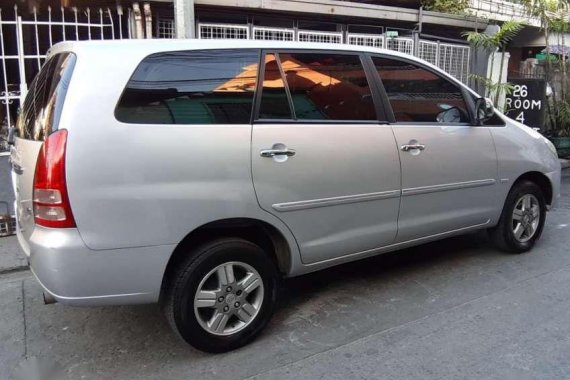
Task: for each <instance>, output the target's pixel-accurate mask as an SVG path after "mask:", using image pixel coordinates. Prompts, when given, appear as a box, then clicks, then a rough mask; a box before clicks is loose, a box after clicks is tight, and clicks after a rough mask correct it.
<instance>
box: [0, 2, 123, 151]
mask: <svg viewBox="0 0 570 380" xmlns="http://www.w3.org/2000/svg"><path fill="white" fill-rule="evenodd" d="M131 13H132V10H131V9H129V10H128V14H127V15H123V9H122V8H121V7H117V8H116V9H113V10H111V8H97V9H90V8H85V9H79V8H75V7H73V8H51V7H47V8H45V9H42V10H38V9H36V8H34V9H33V11H32V12H30V13H25V12H22V11H20V10H19V9H18V6H14V7H13V8H4V9H0V89H1V91H0V102H1V107H0V122H1V129H0V154H5V152H6V150H7V146H6V135H7V130H8V127H11V126H13V125H14V123H15V120H16V117H17V113H18V109H19V108H20V105H21V102H22V100H23V99H24V97H25V96H26V92H27V90H28V84H29V83H31V81H32V79H33V78H34V77H35V75H36V74H37V73H38V71H39V70H40V68H41V66H42V64H43V63H44V61H45V58H46V53H47V51H48V49H49V48H50V47H51V46H52V45H53V44H55V43H57V42H60V41H70V40H103V39H120V38H130V37H131V28H130V27H129V26H128V25H129V23H128V22H127V21H128V19H132V17H129V16H132V15H131Z"/></svg>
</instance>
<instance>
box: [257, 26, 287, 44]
mask: <svg viewBox="0 0 570 380" xmlns="http://www.w3.org/2000/svg"><path fill="white" fill-rule="evenodd" d="M253 39H254V40H273V41H294V40H295V31H294V30H293V29H285V28H265V27H261V26H254V27H253Z"/></svg>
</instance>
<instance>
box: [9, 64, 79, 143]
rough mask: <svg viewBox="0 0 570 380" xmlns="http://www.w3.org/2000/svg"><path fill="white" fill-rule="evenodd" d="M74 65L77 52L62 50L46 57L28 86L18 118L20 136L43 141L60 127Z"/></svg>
mask: <svg viewBox="0 0 570 380" xmlns="http://www.w3.org/2000/svg"><path fill="white" fill-rule="evenodd" d="M74 66H75V55H74V54H73V53H59V54H56V55H54V56H52V57H51V58H49V59H48V60H47V61H46V63H45V64H44V66H43V67H42V69H41V71H40V72H39V73H38V75H37V76H36V78H35V79H34V81H33V82H32V84H31V86H30V89H29V90H28V95H27V96H26V100H25V101H24V105H23V107H22V110H21V113H20V116H19V118H18V124H17V128H18V136H19V137H20V138H23V139H27V140H36V141H43V140H45V139H46V137H47V136H49V135H50V134H51V133H52V132H54V131H55V130H56V129H57V125H58V123H59V118H60V116H61V108H62V107H63V100H64V98H65V94H66V92H67V88H68V86H69V81H70V79H71V73H72V72H73V67H74Z"/></svg>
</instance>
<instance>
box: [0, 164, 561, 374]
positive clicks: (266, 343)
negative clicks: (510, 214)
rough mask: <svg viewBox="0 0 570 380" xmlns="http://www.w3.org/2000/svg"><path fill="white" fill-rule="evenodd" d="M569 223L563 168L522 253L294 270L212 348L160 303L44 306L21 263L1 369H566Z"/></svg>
mask: <svg viewBox="0 0 570 380" xmlns="http://www.w3.org/2000/svg"><path fill="white" fill-rule="evenodd" d="M569 232H570V172H569V171H565V172H564V177H563V187H562V198H561V199H560V201H559V204H558V207H557V208H556V209H555V210H554V211H552V212H550V213H549V214H548V216H547V224H546V227H545V231H544V233H543V236H542V239H541V240H540V241H539V242H538V244H537V246H536V247H535V249H534V250H533V251H531V252H530V253H526V254H522V255H510V254H505V253H502V252H499V251H497V250H495V249H494V248H493V247H492V246H491V245H490V243H489V241H488V239H487V237H486V234H485V233H474V234H470V235H466V236H462V237H456V238H451V239H447V240H443V241H441V242H436V243H431V244H426V245H422V246H419V247H416V248H412V249H406V250H404V251H399V252H394V253H390V254H386V255H383V256H380V257H376V258H372V259H367V260H364V261H359V262H355V263H351V264H348V265H343V266H339V267H336V268H332V269H329V270H326V271H323V272H319V273H315V274H311V275H307V276H303V277H301V278H295V279H289V280H287V281H285V282H284V284H283V290H282V300H281V302H280V306H279V310H278V311H277V312H276V315H275V317H274V318H273V320H272V321H271V323H270V325H269V326H268V328H267V329H266V330H265V332H264V333H263V334H262V335H261V337H260V338H259V339H258V340H257V341H255V342H254V343H253V344H250V345H249V346H247V347H244V348H242V349H239V350H236V351H233V352H230V353H227V354H219V355H212V354H205V353H202V352H199V351H196V350H194V349H192V348H191V347H189V346H187V345H186V344H184V343H183V342H181V341H180V340H179V339H178V338H177V337H176V336H175V335H174V333H172V332H171V330H170V328H169V326H168V325H167V322H166V320H165V319H164V318H163V317H162V315H161V314H160V312H159V310H158V307H157V306H156V305H141V306H122V307H98V308H74V307H68V306H63V305H60V304H53V305H44V304H43V302H42V294H41V289H40V286H39V285H38V284H37V283H36V281H35V279H34V278H33V277H32V275H31V274H30V272H29V271H27V270H19V271H11V272H6V273H4V274H1V275H0V379H4V378H11V376H12V375H13V374H14V371H15V369H16V368H18V367H21V366H25V365H26V363H29V362H30V361H31V360H32V359H33V358H37V359H41V360H45V361H48V362H50V363H52V364H54V365H56V366H57V367H59V368H61V369H62V370H63V371H64V372H65V373H66V375H67V376H68V377H69V378H70V379H133V378H136V379H182V378H184V379H244V378H250V377H253V378H256V379H352V378H363V379H440V378H471V379H526V378H529V379H537V378H542V379H568V378H570V323H569V321H570V254H569V253H570V252H569V249H568V248H569V247H570V233H569ZM5 239H14V238H13V237H11V238H5ZM0 243H2V241H1V240H0ZM1 254H2V255H4V252H1Z"/></svg>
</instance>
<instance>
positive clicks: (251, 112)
mask: <svg viewBox="0 0 570 380" xmlns="http://www.w3.org/2000/svg"><path fill="white" fill-rule="evenodd" d="M228 50H232V51H244V50H246V51H250V52H255V53H256V54H257V72H256V78H255V80H256V82H255V89H254V91H253V96H252V99H251V110H250V112H249V121H248V123H236V124H223V123H211V124H177V123H168V124H165V123H131V122H126V121H122V120H119V118H118V117H117V111H118V108H119V104H120V103H121V100H122V99H123V95H124V94H125V92H126V91H127V87H128V85H129V82H130V81H131V79H133V77H134V75H135V73H136V72H137V70H138V69H139V67H140V66H141V64H142V63H143V62H144V61H145V60H146V59H147V58H149V57H152V56H155V55H160V54H172V53H194V52H204V51H208V52H219V51H228ZM262 50H263V49H260V48H250V47H247V48H211V49H208V48H206V49H181V50H167V51H159V52H154V53H150V54H148V55H146V56H144V57H143V58H141V59H140V61H139V62H138V63H137V65H136V67H135V69H134V70H133V72H132V73H131V75H130V76H129V79H127V82H126V83H125V84H124V86H123V90H122V91H121V93H120V95H119V97H118V98H117V100H116V101H115V107H114V109H113V118H114V119H115V121H116V122H118V123H121V124H124V125H129V126H130V125H133V126H138V127H140V126H156V125H160V126H161V127H180V126H184V127H195V126H205V125H214V126H215V125H224V126H239V125H252V123H253V117H254V110H255V109H256V108H255V107H256V100H257V90H258V86H259V79H260V77H259V75H260V74H259V73H260V71H259V66H260V64H261V63H262V61H261V59H262V57H263V54H262Z"/></svg>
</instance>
